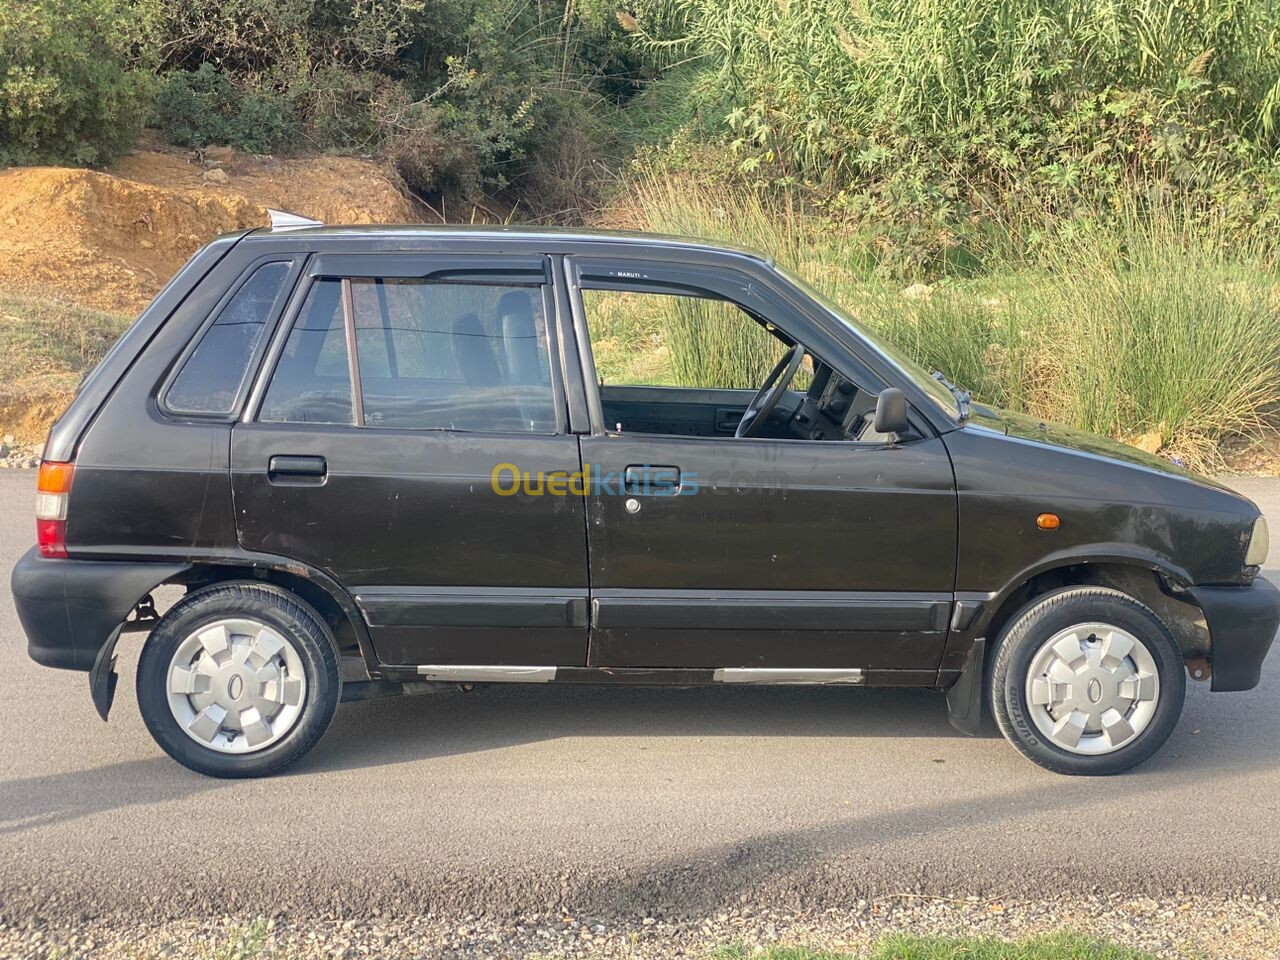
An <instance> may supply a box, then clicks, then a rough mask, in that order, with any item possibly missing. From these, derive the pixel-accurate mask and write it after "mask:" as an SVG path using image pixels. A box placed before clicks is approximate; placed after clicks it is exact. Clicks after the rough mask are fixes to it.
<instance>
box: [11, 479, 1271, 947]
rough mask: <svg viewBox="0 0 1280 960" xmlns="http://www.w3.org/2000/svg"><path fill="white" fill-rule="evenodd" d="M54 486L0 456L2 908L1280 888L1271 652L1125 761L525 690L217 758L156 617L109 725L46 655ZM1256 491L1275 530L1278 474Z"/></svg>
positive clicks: (854, 699) (782, 900)
mask: <svg viewBox="0 0 1280 960" xmlns="http://www.w3.org/2000/svg"><path fill="white" fill-rule="evenodd" d="M34 482H35V476H34V471H13V472H7V473H4V474H0V568H2V569H3V571H4V577H3V585H2V586H0V665H2V668H3V674H2V675H0V676H2V679H0V730H3V731H4V735H3V736H0V919H6V920H9V921H10V922H14V921H20V920H23V919H25V918H26V917H27V916H28V915H29V914H32V913H35V914H37V915H39V916H41V917H43V918H45V919H47V920H50V921H52V922H58V921H62V922H65V921H72V922H74V921H75V920H77V919H79V918H82V917H86V916H95V917H104V918H109V917H120V918H130V919H134V918H137V919H143V918H152V919H161V918H187V917H191V918H200V917H205V916H210V915H223V914H248V915H259V914H263V915H273V914H277V913H287V914H290V915H293V916H310V917H324V916H343V917H348V916H349V917H361V916H371V917H377V916H383V917H386V916H395V915H404V914H407V913H414V914H426V913H432V912H433V913H435V915H436V916H451V915H457V916H460V917H463V916H466V915H467V914H476V915H479V916H491V917H492V916H506V915H514V914H518V913H529V912H545V911H548V910H553V909H554V910H559V909H565V910H568V911H570V912H572V913H575V914H577V915H579V916H587V915H593V916H602V917H605V916H616V917H620V918H638V917H643V916H646V915H649V914H658V915H663V916H707V915H712V914H714V913H715V912H717V911H718V910H720V909H722V908H724V907H728V906H735V905H739V904H743V903H763V902H766V901H767V902H768V903H769V904H770V905H771V906H773V907H775V908H781V909H787V908H788V907H789V906H790V905H795V906H796V908H801V907H803V908H806V909H808V910H812V909H814V908H820V907H821V906H822V905H823V904H826V903H830V904H833V905H834V904H841V903H848V902H849V901H850V900H851V899H855V898H857V897H862V896H868V897H869V896H873V895H887V894H893V893H900V892H927V893H941V894H947V895H968V894H981V895H1000V896H1006V897H1018V896H1020V895H1021V896H1028V897H1031V896H1035V897H1044V896H1053V895H1055V894H1056V893H1061V894H1063V895H1070V894H1081V895H1084V894H1089V893H1091V892H1095V891H1099V890H1101V891H1106V892H1117V891H1119V892H1132V893H1133V894H1135V895H1137V894H1147V893H1149V894H1153V895H1162V894H1164V895H1172V894H1176V893H1178V892H1183V891H1186V892H1195V893H1199V894H1209V895H1217V894H1221V895H1232V894H1236V893H1241V892H1245V893H1255V894H1257V893H1264V894H1270V895H1275V894H1276V893H1277V892H1280V882H1278V881H1280V830H1277V823H1278V822H1280V766H1278V764H1277V743H1278V736H1277V735H1278V734H1280V656H1277V655H1273V656H1272V658H1271V659H1270V660H1269V661H1268V663H1267V666H1266V669H1265V672H1264V676H1263V681H1262V684H1261V685H1260V686H1259V687H1258V688H1257V689H1255V690H1253V691H1250V692H1248V693H1238V694H1221V695H1218V694H1214V695H1211V694H1210V693H1209V691H1208V690H1207V688H1206V687H1205V686H1203V685H1198V684H1197V685H1193V686H1192V687H1191V688H1190V689H1189V691H1188V697H1187V704H1186V709H1185V712H1184V714H1183V717H1182V721H1181V722H1180V723H1179V725H1178V727H1177V729H1176V730H1175V732H1174V734H1173V736H1172V737H1171V739H1170V740H1169V742H1168V744H1167V745H1166V746H1165V747H1164V749H1163V750H1162V751H1161V752H1160V753H1159V754H1157V755H1156V757H1155V758H1154V759H1152V760H1151V761H1149V762H1148V763H1147V764H1145V765H1144V766H1142V767H1140V768H1139V769H1137V770H1135V771H1133V772H1131V773H1129V774H1126V775H1124V776H1121V777H1115V778H1110V779H1067V778H1062V777H1057V776H1054V775H1052V774H1049V773H1046V772H1044V771H1042V770H1040V769H1039V768H1037V767H1035V766H1032V765H1031V764H1029V763H1028V762H1026V761H1025V760H1023V759H1021V757H1020V756H1019V755H1018V754H1017V753H1016V752H1015V751H1014V750H1013V749H1012V748H1011V747H1009V746H1008V745H1007V744H1005V743H1004V741H1003V740H1001V739H999V738H998V737H997V736H994V735H992V736H987V737H983V738H977V739H970V738H966V737H963V736H960V735H959V734H956V733H954V732H953V731H952V729H951V728H950V727H949V726H948V724H947V721H946V717H945V713H944V709H943V702H942V698H941V697H940V696H938V695H936V694H931V693H927V692H920V691H881V690H857V689H835V688H830V689H828V688H809V689H805V688H775V689H745V690H736V689H713V690H645V689H611V688H591V687H583V688H576V689H575V688H563V687H562V688H544V687H524V686H518V685H517V686H512V687H490V688H487V689H482V690H480V691H476V692H474V693H470V694H466V693H462V692H457V693H445V694H440V695H432V696H422V697H412V698H401V699H395V700H384V701H376V702H368V703H360V704H348V705H344V706H342V707H341V708H340V709H339V711H338V715H337V718H336V720H335V721H334V724H333V726H332V727H331V729H330V730H329V733H328V734H327V735H326V737H325V739H324V740H323V741H322V743H321V744H320V746H319V747H318V748H317V749H316V750H315V751H314V752H313V753H312V754H310V755H309V756H308V757H307V758H305V759H304V760H303V761H302V762H301V763H299V764H297V765H296V766H294V767H292V768H291V769H290V770H289V771H288V772H287V773H286V774H284V775H282V776H278V777H275V778H272V779H268V780H256V781H235V782H228V781H217V780H210V779H206V778H203V777H200V776H198V775H196V774H194V773H190V772H189V771H187V770H185V769H183V768H182V767H179V766H178V765H177V764H175V763H173V762H172V761H170V760H169V759H168V758H167V757H165V756H164V755H163V754H162V753H161V752H160V750H159V748H158V747H156V746H155V745H154V744H153V743H152V741H151V740H150V738H149V737H148V735H147V733H146V730H145V729H144V727H143V725H142V721H141V719H140V718H139V716H138V710H137V704H136V701H135V699H134V695H133V689H132V686H133V681H132V678H133V667H134V663H135V661H136V655H137V646H138V642H137V641H136V640H133V641H126V642H124V643H122V644H121V647H122V651H121V663H120V668H121V671H120V672H121V682H120V689H119V693H118V696H117V698H116V705H115V709H114V712H113V714H112V719H111V722H110V723H109V724H104V723H102V722H101V721H100V720H99V719H98V718H97V716H96V714H95V713H94V710H93V707H92V705H91V704H90V702H89V696H88V688H87V682H86V677H85V675H84V674H78V673H68V672H63V671H55V670H48V669H44V668H41V667H38V666H36V665H35V664H34V663H32V662H30V661H29V660H28V659H27V656H26V650H25V640H24V638H23V637H22V635H21V631H20V629H19V626H18V623H17V618H16V616H15V614H14V611H13V607H12V603H11V600H10V598H9V594H8V577H7V571H8V569H9V568H10V567H11V566H12V564H13V562H14V561H15V560H16V559H17V557H18V556H19V555H20V554H21V552H22V551H23V550H24V549H26V547H27V546H28V545H29V544H30V543H31V542H32V539H33V526H34V521H33V520H32V499H33V487H34ZM1237 486H1238V487H1239V488H1240V489H1241V490H1243V491H1244V492H1245V493H1247V494H1248V495H1250V496H1252V497H1254V498H1255V499H1256V500H1257V501H1258V502H1259V503H1260V504H1261V505H1262V506H1263V507H1264V509H1265V510H1266V511H1267V512H1268V515H1269V516H1270V518H1271V525H1272V529H1275V530H1278V531H1280V481H1271V480H1248V481H1245V480H1242V481H1239V482H1238V483H1237ZM1277 555H1280V548H1277V549H1276V550H1274V551H1273V560H1272V563H1273V565H1274V564H1275V562H1276V561H1277V560H1280V556H1277ZM1275 572H1276V571H1275V569H1274V568H1273V569H1272V570H1271V574H1272V575H1274V574H1275Z"/></svg>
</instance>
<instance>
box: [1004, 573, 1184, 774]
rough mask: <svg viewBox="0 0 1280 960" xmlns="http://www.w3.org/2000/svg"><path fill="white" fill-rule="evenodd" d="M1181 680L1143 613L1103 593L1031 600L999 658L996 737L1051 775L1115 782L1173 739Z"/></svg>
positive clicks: (1171, 653)
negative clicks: (1100, 777)
mask: <svg viewBox="0 0 1280 960" xmlns="http://www.w3.org/2000/svg"><path fill="white" fill-rule="evenodd" d="M1185 693H1186V677H1185V675H1184V672H1183V661H1182V655H1181V652H1180V651H1179V650H1178V645H1177V643H1176V642H1175V641H1174V639H1173V637H1172V635H1170V633H1169V630H1168V628H1167V627H1166V626H1165V625H1164V623H1163V622H1162V621H1161V620H1160V618H1159V617H1157V616H1156V615H1155V613H1154V612H1152V610H1151V609H1150V608H1148V607H1147V606H1146V605H1145V604H1142V603H1140V602H1139V601H1137V600H1135V599H1134V598H1133V597H1131V596H1129V595H1127V594H1125V593H1122V592H1120V591H1119V590H1111V589H1108V588H1105V587H1070V588H1067V589H1064V590H1060V591H1057V592H1054V593H1050V594H1046V595H1044V596H1042V597H1037V598H1036V599H1035V600H1034V601H1033V602H1032V603H1030V604H1028V605H1027V606H1026V607H1024V608H1023V609H1022V610H1021V611H1019V612H1018V613H1017V614H1015V615H1014V617H1013V618H1012V620H1010V622H1009V625H1008V626H1007V628H1006V629H1005V631H1004V633H1003V634H1002V636H1001V638H1000V641H999V644H998V646H997V649H996V653H995V658H994V663H993V667H992V673H991V700H992V707H993V710H994V713H995V717H996V723H997V724H999V727H1000V731H1001V733H1003V734H1004V735H1005V737H1006V738H1008V740H1009V741H1010V742H1011V743H1012V744H1013V745H1014V746H1015V747H1017V748H1018V750H1020V751H1021V752H1022V753H1023V755H1025V756H1026V757H1028V758H1029V759H1031V760H1033V761H1035V762H1036V763H1038V764H1040V766H1042V767H1045V768H1047V769H1049V770H1053V771H1054V772H1056V773H1067V774H1085V775H1100V774H1110V773H1119V772H1121V771H1123V770H1128V769H1129V768H1130V767H1133V766H1135V765H1136V764H1139V763H1141V762H1142V761H1143V760H1146V759H1147V758H1148V757H1149V756H1151V754H1153V753H1154V752H1155V751H1156V750H1158V749H1159V748H1160V746H1161V745H1162V744H1163V743H1164V742H1165V740H1167V739H1168V737H1169V734H1170V733H1172V732H1173V728H1174V726H1175V725H1176V724H1177V722H1178V716H1179V714H1181V712H1182V701H1183V697H1184V696H1185Z"/></svg>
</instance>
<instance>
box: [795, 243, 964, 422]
mask: <svg viewBox="0 0 1280 960" xmlns="http://www.w3.org/2000/svg"><path fill="white" fill-rule="evenodd" d="M778 272H779V273H781V274H782V275H783V276H784V277H786V278H787V279H788V280H790V281H791V282H792V283H794V284H795V285H796V286H797V287H799V288H800V289H801V290H803V291H804V292H805V293H806V294H808V295H809V296H810V297H812V298H813V299H814V300H815V301H817V303H818V305H819V306H821V307H823V308H825V309H826V311H827V312H828V313H829V314H831V316H833V317H834V318H835V319H836V320H838V321H840V323H841V324H843V325H844V326H846V327H848V328H849V329H850V330H852V331H853V332H854V333H856V334H857V335H858V336H859V337H861V338H862V339H863V340H865V341H866V342H867V343H869V344H870V345H871V346H872V347H874V348H875V349H876V350H877V351H878V352H879V353H880V354H881V355H882V356H883V357H884V358H885V359H886V360H888V361H889V362H890V363H891V364H893V365H894V366H895V367H897V368H898V370H899V371H900V372H901V373H902V375H903V376H904V377H907V378H908V379H910V380H911V381H912V382H913V383H915V384H916V385H917V386H918V387H919V388H920V389H921V390H922V391H924V392H925V393H926V394H928V396H929V399H930V400H933V401H934V402H935V403H936V404H937V405H938V408H939V409H940V410H941V411H942V412H943V413H944V414H945V415H946V416H948V417H950V418H951V419H953V420H957V419H960V417H961V416H963V414H964V404H965V403H967V400H968V395H967V394H964V397H965V399H964V400H963V401H962V400H961V398H960V396H959V395H958V394H963V391H958V392H957V391H953V390H952V389H951V387H949V386H947V385H946V384H945V383H944V382H943V380H940V379H939V375H937V374H931V373H930V372H929V371H928V370H926V369H925V368H924V367H922V366H921V365H920V364H918V363H917V362H916V361H914V360H912V359H911V358H910V357H909V356H907V355H906V354H905V353H903V352H902V351H901V350H899V349H898V348H897V347H895V346H894V345H893V344H891V343H889V342H887V341H886V340H884V339H883V338H881V337H880V336H878V335H876V334H874V333H872V332H871V331H870V330H868V329H867V328H866V327H864V326H862V325H861V324H859V323H858V322H857V321H855V320H854V319H853V317H851V316H849V314H848V313H846V312H845V309H844V308H843V307H842V306H840V304H838V303H836V302H835V301H834V300H832V299H831V298H830V297H828V296H827V295H826V294H825V293H823V292H822V291H821V290H818V289H817V288H816V287H814V286H813V285H812V284H811V283H809V282H808V281H806V280H803V279H801V278H800V277H798V276H796V275H795V274H794V273H792V272H791V271H790V270H787V269H786V268H784V267H778ZM943 379H945V378H943Z"/></svg>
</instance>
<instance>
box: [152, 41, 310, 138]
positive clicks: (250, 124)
mask: <svg viewBox="0 0 1280 960" xmlns="http://www.w3.org/2000/svg"><path fill="white" fill-rule="evenodd" d="M151 123H152V125H153V126H155V127H157V128H159V129H160V131H161V132H162V133H163V134H164V135H165V138H166V139H167V140H168V141H169V142H170V143H174V144H177V145H178V146H183V147H204V146H208V145H210V144H227V145H230V146H233V147H238V148H240V149H242V150H247V151H249V152H251V153H269V152H271V151H273V150H276V149H279V148H280V147H282V146H288V145H294V146H296V145H297V142H298V138H299V135H300V132H301V131H300V129H299V125H298V122H297V118H296V117H295V116H294V113H293V109H292V107H291V105H290V104H289V102H288V101H287V99H286V98H285V97H284V96H283V95H281V94H279V93H277V92H275V91H274V90H271V89H270V88H267V89H255V88H253V87H249V86H247V85H238V84H234V83H232V82H231V81H230V80H229V79H228V78H227V76H226V74H224V73H222V72H221V71H220V70H216V69H214V67H213V66H212V64H208V63H205V64H201V65H200V67H199V68H198V69H196V70H193V71H190V72H188V71H176V72H174V73H171V74H169V75H168V76H167V77H166V78H165V81H164V83H163V85H161V87H160V89H159V91H158V92H157V93H156V98H155V104H154V106H153V108H152V113H151Z"/></svg>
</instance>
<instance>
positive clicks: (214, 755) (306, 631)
mask: <svg viewBox="0 0 1280 960" xmlns="http://www.w3.org/2000/svg"><path fill="white" fill-rule="evenodd" d="M137 682H138V705H139V707H140V708H141V711H142V719H143V720H144V721H145V723H146V725H147V729H148V730H150V731H151V735H152V736H153V737H154V738H155V740H156V742H157V743H159V744H160V746H161V747H163V748H164V750H165V752H166V753H168V754H169V756H171V757H173V759H175V760H177V761H178V762H179V763H181V764H183V765H184V766H186V767H190V768H191V769H192V770H196V771H199V772H200V773H205V774H208V775H210V776H214V777H254V776H263V775H265V774H269V773H274V772H275V771H277V770H279V769H280V768H282V767H284V766H285V765H286V764H289V763H292V762H293V761H294V760H297V759H298V758H299V757H301V756H302V755H303V754H304V753H306V752H307V751H308V750H310V749H311V748H312V747H313V746H315V744H316V743H317V742H318V741H319V739H320V737H321V736H322V735H323V734H324V731H325V729H326V728H327V727H328V726H329V721H330V720H331V719H333V713H334V710H335V708H336V706H337V703H338V695H339V692H340V687H341V684H340V682H339V678H338V666H337V658H336V656H335V654H334V648H333V643H332V641H331V639H330V636H329V631H328V629H327V628H326V627H325V625H324V621H323V620H321V619H320V617H319V615H318V614H316V612H315V611H314V610H313V609H312V608H311V607H309V606H308V605H307V604H305V603H303V602H302V601H301V600H299V599H298V598H297V597H296V596H294V595H293V594H291V593H289V592H287V591H285V590H282V589H280V588H279V587H275V586H272V585H269V584H262V583H250V582H233V583H226V584H217V585H215V586H211V587H206V588H204V589H202V590H197V591H195V592H193V593H191V594H189V595H188V596H187V597H185V598H184V599H183V600H182V601H181V602H179V603H178V604H176V605H175V606H174V607H173V609H172V610H170V611H169V612H168V613H167V614H165V616H164V618H163V619H162V620H161V621H160V623H159V624H158V625H157V626H156V628H155V629H154V630H153V631H152V632H151V636H150V637H149V638H148V639H147V643H146V645H145V646H144V647H143V650H142V655H141V658H140V659H139V663H138V681H137Z"/></svg>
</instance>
